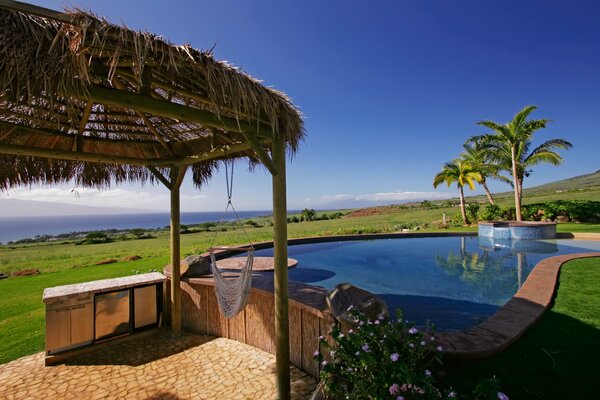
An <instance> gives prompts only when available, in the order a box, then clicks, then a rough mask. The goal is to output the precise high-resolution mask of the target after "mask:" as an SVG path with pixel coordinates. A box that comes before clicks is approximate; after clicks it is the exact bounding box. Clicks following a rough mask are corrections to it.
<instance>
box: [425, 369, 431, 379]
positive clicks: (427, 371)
mask: <svg viewBox="0 0 600 400" xmlns="http://www.w3.org/2000/svg"><path fill="white" fill-rule="evenodd" d="M425 376H427V377H430V376H431V371H430V370H428V369H426V370H425Z"/></svg>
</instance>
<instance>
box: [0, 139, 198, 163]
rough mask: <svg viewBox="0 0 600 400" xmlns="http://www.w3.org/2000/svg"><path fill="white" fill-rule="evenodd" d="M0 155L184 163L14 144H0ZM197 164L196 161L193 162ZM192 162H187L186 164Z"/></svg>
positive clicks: (102, 161)
mask: <svg viewBox="0 0 600 400" xmlns="http://www.w3.org/2000/svg"><path fill="white" fill-rule="evenodd" d="M0 153H2V154H12V155H15V156H33V157H45V158H54V159H57V160H69V161H82V162H97V163H108V164H129V165H140V166H149V165H153V166H156V167H166V166H170V165H180V164H184V163H186V162H185V160H184V159H182V158H161V159H153V160H149V159H142V158H135V157H125V156H111V155H106V154H94V153H85V152H81V151H68V150H55V149H47V148H44V147H30V146H21V145H16V144H6V143H0ZM193 162H197V161H193ZM193 162H190V161H188V162H187V164H192V163H193Z"/></svg>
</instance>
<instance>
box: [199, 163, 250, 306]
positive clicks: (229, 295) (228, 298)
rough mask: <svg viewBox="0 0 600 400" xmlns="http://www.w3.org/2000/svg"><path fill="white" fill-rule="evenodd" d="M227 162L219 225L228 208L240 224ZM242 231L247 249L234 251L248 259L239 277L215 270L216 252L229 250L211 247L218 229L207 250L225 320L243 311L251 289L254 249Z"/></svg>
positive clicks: (244, 230) (216, 292)
mask: <svg viewBox="0 0 600 400" xmlns="http://www.w3.org/2000/svg"><path fill="white" fill-rule="evenodd" d="M227 164H228V163H227V162H225V179H226V184H227V207H225V211H224V212H223V215H222V216H221V220H220V221H219V224H222V223H223V219H224V218H225V214H227V211H228V210H229V208H231V210H232V211H233V213H234V214H235V218H236V221H237V222H238V223H239V222H240V217H239V215H238V213H237V211H236V210H235V208H234V207H233V203H232V202H231V196H232V193H233V161H232V162H231V177H230V175H229V171H228V167H227ZM241 226H242V231H243V232H244V235H245V236H246V239H247V240H248V243H249V245H248V246H247V247H239V248H236V249H240V250H246V251H247V252H248V257H247V258H246V263H245V264H244V266H243V267H242V269H241V271H240V273H239V275H238V276H237V277H229V278H226V277H224V276H223V275H222V272H221V271H219V268H217V260H216V257H215V251H216V250H228V249H231V248H227V247H213V246H212V245H213V244H214V241H215V238H216V237H217V233H218V231H219V230H218V229H217V231H216V232H215V235H214V236H213V240H212V243H211V247H210V248H209V254H210V268H211V270H212V273H213V278H214V280H215V294H216V296H217V301H218V303H219V308H220V309H221V312H222V313H223V315H224V316H225V317H226V318H233V317H235V316H236V315H237V314H239V312H240V311H242V310H243V309H244V307H245V306H246V302H247V301H248V294H250V288H251V287H252V266H253V264H254V247H253V246H252V242H251V241H250V238H249V237H248V234H247V233H246V229H244V225H243V224H241Z"/></svg>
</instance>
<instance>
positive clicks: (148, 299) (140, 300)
mask: <svg viewBox="0 0 600 400" xmlns="http://www.w3.org/2000/svg"><path fill="white" fill-rule="evenodd" d="M133 304H134V315H135V325H134V328H141V327H143V326H148V325H152V324H155V323H156V322H157V317H156V285H152V286H145V287H140V288H134V289H133Z"/></svg>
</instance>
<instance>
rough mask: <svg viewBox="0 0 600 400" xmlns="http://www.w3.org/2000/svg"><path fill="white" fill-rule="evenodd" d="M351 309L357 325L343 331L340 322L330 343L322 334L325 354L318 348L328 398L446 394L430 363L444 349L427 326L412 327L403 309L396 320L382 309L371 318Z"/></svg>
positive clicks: (436, 359) (322, 377) (335, 326)
mask: <svg viewBox="0 0 600 400" xmlns="http://www.w3.org/2000/svg"><path fill="white" fill-rule="evenodd" d="M349 310H350V314H351V316H353V317H354V318H355V319H356V322H357V324H356V327H355V328H354V330H353V329H350V330H348V331H347V332H346V333H343V332H342V330H341V328H340V326H339V325H334V326H333V327H332V330H331V339H332V343H329V342H328V341H327V340H326V339H325V338H323V337H321V338H319V339H320V344H321V346H322V348H323V349H324V351H326V354H325V356H324V355H323V354H321V353H319V352H317V353H315V358H316V359H317V360H318V361H319V362H320V363H321V368H322V371H321V380H322V382H323V388H324V392H325V395H326V396H327V398H332V399H338V398H339V399H396V398H398V396H402V397H403V398H405V399H410V398H412V397H418V398H424V399H427V398H442V392H441V390H439V389H438V388H437V387H436V382H435V380H434V378H433V376H432V373H431V371H429V370H428V369H427V367H428V365H429V364H430V363H432V362H437V361H438V354H439V353H440V352H441V351H442V350H443V349H442V348H441V347H440V346H438V345H437V344H436V341H435V337H434V336H433V335H432V333H431V331H430V330H429V329H426V330H424V331H422V332H421V331H419V330H418V329H417V328H415V327H410V328H409V326H408V325H406V324H405V321H404V320H403V319H402V315H401V314H400V313H399V314H398V319H397V320H396V321H389V320H386V318H384V317H383V315H380V316H379V317H378V319H377V320H375V321H369V320H368V319H367V317H366V316H364V315H363V314H361V313H358V312H357V311H355V310H352V309H351V308H350V309H349ZM327 359H328V360H327Z"/></svg>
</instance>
